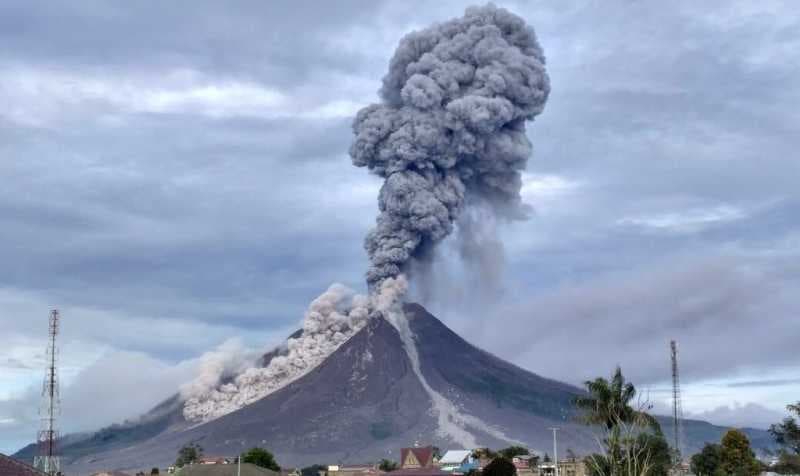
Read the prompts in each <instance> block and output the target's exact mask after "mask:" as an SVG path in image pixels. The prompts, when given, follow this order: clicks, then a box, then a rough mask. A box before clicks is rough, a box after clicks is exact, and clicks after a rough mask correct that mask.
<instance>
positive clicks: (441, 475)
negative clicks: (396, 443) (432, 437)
mask: <svg viewBox="0 0 800 476" xmlns="http://www.w3.org/2000/svg"><path fill="white" fill-rule="evenodd" d="M391 474H392V476H452V473H448V472H446V471H442V470H441V469H439V468H438V467H437V466H436V461H435V459H434V451H433V447H432V446H425V447H422V448H403V449H401V450H400V468H399V469H396V470H394V471H392V473H391Z"/></svg>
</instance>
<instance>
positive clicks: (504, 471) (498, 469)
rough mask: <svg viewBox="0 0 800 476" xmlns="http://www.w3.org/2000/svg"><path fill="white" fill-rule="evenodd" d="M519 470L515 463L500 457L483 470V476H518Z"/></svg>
mask: <svg viewBox="0 0 800 476" xmlns="http://www.w3.org/2000/svg"><path fill="white" fill-rule="evenodd" d="M516 474H517V468H516V467H515V466H514V463H512V462H511V461H509V460H507V459H506V458H503V457H502V456H499V457H497V458H495V459H493V460H492V462H491V463H489V464H488V465H486V467H485V468H483V476H516Z"/></svg>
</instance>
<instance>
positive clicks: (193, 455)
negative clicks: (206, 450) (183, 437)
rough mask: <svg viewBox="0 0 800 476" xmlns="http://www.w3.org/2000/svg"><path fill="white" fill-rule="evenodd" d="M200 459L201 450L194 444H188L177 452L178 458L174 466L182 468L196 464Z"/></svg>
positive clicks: (201, 455)
mask: <svg viewBox="0 0 800 476" xmlns="http://www.w3.org/2000/svg"><path fill="white" fill-rule="evenodd" d="M202 457H203V448H202V447H201V446H200V445H198V444H196V443H190V444H188V445H184V446H183V447H182V448H181V449H179V450H178V458H177V459H176V460H175V466H177V467H178V468H182V467H184V466H186V465H187V464H194V463H197V462H198V461H199V460H200V458H202Z"/></svg>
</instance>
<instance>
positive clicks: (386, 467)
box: [378, 459, 398, 473]
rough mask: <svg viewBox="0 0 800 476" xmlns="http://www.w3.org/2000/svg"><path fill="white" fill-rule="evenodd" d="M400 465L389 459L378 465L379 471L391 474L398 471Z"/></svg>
mask: <svg viewBox="0 0 800 476" xmlns="http://www.w3.org/2000/svg"><path fill="white" fill-rule="evenodd" d="M397 467H398V464H397V463H396V462H395V461H392V460H389V459H382V460H381V462H380V464H379V465H378V469H380V470H381V471H385V472H387V473H388V472H390V471H394V470H396V469H397Z"/></svg>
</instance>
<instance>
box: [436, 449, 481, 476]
mask: <svg viewBox="0 0 800 476" xmlns="http://www.w3.org/2000/svg"><path fill="white" fill-rule="evenodd" d="M478 463H479V461H478V459H477V458H475V457H474V456H473V455H472V450H449V451H447V452H446V453H445V454H444V455H443V456H442V458H441V459H440V460H439V469H441V470H442V471H446V472H448V473H454V474H467V473H468V472H469V471H470V470H473V469H474V470H477V469H478Z"/></svg>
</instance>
